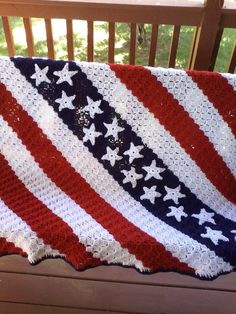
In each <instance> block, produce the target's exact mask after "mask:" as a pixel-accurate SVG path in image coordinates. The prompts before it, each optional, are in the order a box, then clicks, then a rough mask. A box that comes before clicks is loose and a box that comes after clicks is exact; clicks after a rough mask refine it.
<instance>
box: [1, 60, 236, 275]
mask: <svg viewBox="0 0 236 314" xmlns="http://www.w3.org/2000/svg"><path fill="white" fill-rule="evenodd" d="M235 136H236V75H233V74H218V73H210V72H197V71H184V70H174V69H162V68H149V67H141V66H128V65H107V64H97V63H86V62H80V63H76V62H64V61H52V60H46V59H27V58H1V59H0V254H1V255H4V254H10V253H18V254H21V255H24V256H27V257H28V259H29V261H30V263H36V262H38V261H40V260H42V259H43V258H45V257H62V258H64V259H65V260H66V261H68V262H69V263H70V264H72V265H73V266H74V267H75V268H76V269H78V270H84V269H86V268H90V267H93V266H97V265H101V264H118V265H123V266H129V267H135V268H136V269H138V270H139V271H141V272H144V273H151V272H156V271H177V272H180V273H184V274H190V275H193V276H197V277H198V278H202V279H212V278H215V277H217V276H218V275H219V274H222V273H228V272H231V271H233V270H235V269H236V180H235V178H236V140H235Z"/></svg>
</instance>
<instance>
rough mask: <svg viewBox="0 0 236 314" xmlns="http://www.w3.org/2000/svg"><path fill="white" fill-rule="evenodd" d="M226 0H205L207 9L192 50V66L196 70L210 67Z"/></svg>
mask: <svg viewBox="0 0 236 314" xmlns="http://www.w3.org/2000/svg"><path fill="white" fill-rule="evenodd" d="M223 4H224V0H205V10H204V13H203V16H202V20H201V23H200V26H199V28H198V31H197V32H196V35H195V36H196V39H195V45H194V47H193V50H192V57H191V64H190V68H191V69H195V70H208V69H210V65H211V61H212V55H213V52H214V47H215V42H216V39H217V34H218V30H219V28H220V21H221V15H222V7H223Z"/></svg>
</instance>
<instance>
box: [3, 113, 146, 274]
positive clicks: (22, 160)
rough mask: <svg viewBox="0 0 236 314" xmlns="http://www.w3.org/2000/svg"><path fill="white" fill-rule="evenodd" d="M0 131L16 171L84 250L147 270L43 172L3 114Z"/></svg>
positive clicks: (112, 261)
mask: <svg viewBox="0 0 236 314" xmlns="http://www.w3.org/2000/svg"><path fill="white" fill-rule="evenodd" d="M0 133H1V134H2V136H1V139H0V149H1V151H2V154H3V155H4V156H5V158H6V160H7V161H8V163H9V165H10V166H11V168H12V169H13V171H14V172H15V174H16V175H17V176H18V178H19V179H20V180H21V181H22V182H23V183H24V185H25V186H26V188H27V189H28V190H29V191H30V192H31V193H32V194H33V195H34V196H35V197H37V198H38V199H39V200H40V201H42V202H43V203H44V204H45V205H46V206H47V207H48V208H49V209H50V210H51V211H52V212H53V213H54V214H56V215H57V216H58V217H60V218H61V219H62V220H63V221H64V222H66V223H67V224H68V225H69V226H70V227H71V228H72V230H73V232H74V234H75V235H76V236H78V238H79V241H80V243H83V244H84V245H85V247H86V250H87V251H89V252H91V253H92V254H93V256H94V257H96V258H99V259H101V260H102V261H107V262H108V263H122V264H123V265H128V266H130V265H134V266H136V267H137V268H138V269H140V270H148V269H146V268H145V267H144V266H143V264H142V263H141V262H140V261H139V260H137V259H136V257H135V256H134V255H132V254H130V253H129V251H128V250H127V249H123V248H122V247H121V246H120V243H119V242H117V241H116V240H115V239H114V237H113V236H112V235H111V234H110V233H109V232H108V231H107V230H106V229H104V228H103V227H102V226H101V225H100V224H98V223H97V222H96V220H94V219H93V218H92V217H91V216H90V215H88V214H87V213H86V212H85V211H84V210H83V209H82V208H81V207H80V206H79V205H77V204H76V203H75V202H74V201H73V200H72V199H70V198H69V197H68V196H67V195H66V194H65V193H64V192H63V191H62V190H60V189H59V188H58V187H57V186H56V185H55V184H54V182H52V181H51V180H50V179H49V178H48V177H47V176H46V175H45V174H44V172H43V171H42V170H41V168H40V167H39V166H38V164H37V163H36V162H35V160H34V159H33V157H32V155H31V154H30V152H29V151H28V150H27V149H26V147H25V146H24V145H23V144H22V142H21V141H20V140H19V138H18V137H17V135H16V133H14V132H13V130H12V128H11V127H10V126H8V124H7V122H5V120H4V119H3V118H2V116H0ZM78 188H79V187H78Z"/></svg>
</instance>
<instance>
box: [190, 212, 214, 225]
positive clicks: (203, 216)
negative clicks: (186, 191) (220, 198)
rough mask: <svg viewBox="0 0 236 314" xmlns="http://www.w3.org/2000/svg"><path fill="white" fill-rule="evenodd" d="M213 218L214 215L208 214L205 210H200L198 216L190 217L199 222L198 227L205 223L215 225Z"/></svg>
mask: <svg viewBox="0 0 236 314" xmlns="http://www.w3.org/2000/svg"><path fill="white" fill-rule="evenodd" d="M214 216H215V214H214V213H208V212H207V211H206V210H205V208H202V209H201V211H200V213H199V214H192V217H194V218H197V219H198V220H199V222H198V223H199V225H200V226H201V225H203V224H204V223H205V222H210V223H212V224H214V225H215V224H216V223H215V220H214V219H213V218H212V217H214Z"/></svg>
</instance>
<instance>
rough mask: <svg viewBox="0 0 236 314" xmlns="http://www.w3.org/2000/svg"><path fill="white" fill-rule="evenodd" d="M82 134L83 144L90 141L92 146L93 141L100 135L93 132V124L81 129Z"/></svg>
mask: <svg viewBox="0 0 236 314" xmlns="http://www.w3.org/2000/svg"><path fill="white" fill-rule="evenodd" d="M83 132H84V137H83V142H87V141H90V143H91V144H92V145H94V144H95V139H96V138H97V137H99V136H100V135H102V133H101V132H97V131H96V130H95V125H94V124H93V123H92V124H91V125H90V128H83Z"/></svg>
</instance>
